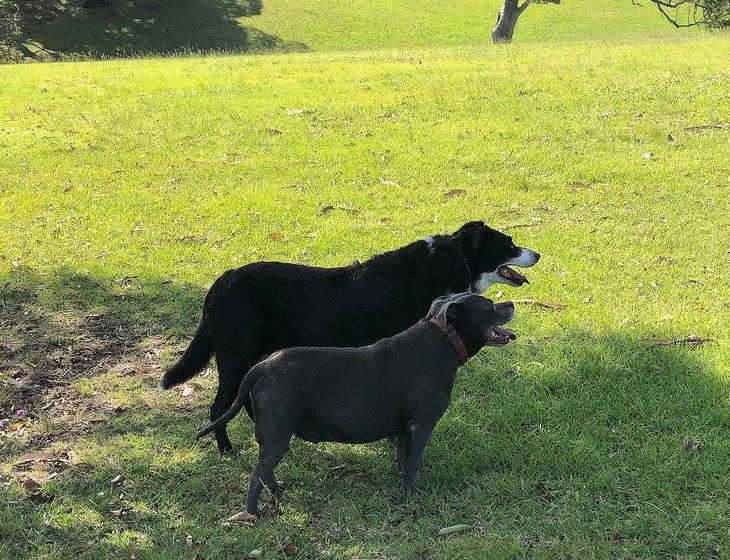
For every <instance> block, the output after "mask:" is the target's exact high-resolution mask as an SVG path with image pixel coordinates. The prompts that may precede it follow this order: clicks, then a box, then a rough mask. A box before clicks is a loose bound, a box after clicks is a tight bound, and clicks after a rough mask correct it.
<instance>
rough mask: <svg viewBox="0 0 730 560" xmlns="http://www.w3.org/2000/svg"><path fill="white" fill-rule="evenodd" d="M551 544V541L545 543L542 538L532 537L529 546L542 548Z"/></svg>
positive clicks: (528, 542)
mask: <svg viewBox="0 0 730 560" xmlns="http://www.w3.org/2000/svg"><path fill="white" fill-rule="evenodd" d="M549 544H550V541H544V540H542V539H541V538H540V537H532V538H531V539H530V540H528V541H527V546H529V547H530V548H538V547H541V546H547V545H549Z"/></svg>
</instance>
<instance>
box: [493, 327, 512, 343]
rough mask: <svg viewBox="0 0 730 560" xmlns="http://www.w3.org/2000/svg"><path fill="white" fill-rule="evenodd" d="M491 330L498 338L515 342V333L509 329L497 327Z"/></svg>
mask: <svg viewBox="0 0 730 560" xmlns="http://www.w3.org/2000/svg"><path fill="white" fill-rule="evenodd" d="M492 330H493V331H494V332H495V333H497V334H498V335H500V336H506V337H508V338H509V339H510V340H515V339H516V338H517V335H516V334H515V333H513V332H512V331H511V330H509V329H505V328H504V327H499V326H497V327H493V328H492Z"/></svg>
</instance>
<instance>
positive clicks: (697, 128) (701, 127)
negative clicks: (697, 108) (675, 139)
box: [684, 124, 730, 130]
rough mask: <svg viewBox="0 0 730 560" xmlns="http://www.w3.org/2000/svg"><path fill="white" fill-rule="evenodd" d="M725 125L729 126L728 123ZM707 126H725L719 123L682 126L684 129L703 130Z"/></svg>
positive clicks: (718, 127) (720, 128)
mask: <svg viewBox="0 0 730 560" xmlns="http://www.w3.org/2000/svg"><path fill="white" fill-rule="evenodd" d="M727 126H728V127H730V124H728V125H727ZM707 128H714V129H717V130H723V129H724V128H725V126H723V125H721V124H698V125H695V126H685V127H684V129H685V130H705V129H707Z"/></svg>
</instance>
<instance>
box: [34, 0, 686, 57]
mask: <svg viewBox="0 0 730 560" xmlns="http://www.w3.org/2000/svg"><path fill="white" fill-rule="evenodd" d="M81 3H82V2H81V0H71V1H70V2H68V3H66V4H65V6H66V11H65V12H64V14H63V15H62V16H61V17H60V18H59V19H58V20H57V21H56V22H55V23H53V24H51V25H49V24H43V25H42V26H38V27H37V28H35V29H30V30H29V33H28V35H27V37H26V38H27V39H28V41H29V43H30V48H31V49H33V50H39V49H41V48H43V49H46V50H48V51H50V52H52V53H61V54H64V55H68V54H70V53H80V54H81V55H89V54H90V55H91V56H97V57H98V56H112V57H114V56H120V55H136V54H149V53H177V52H188V51H209V50H233V51H244V52H253V51H267V50H285V51H302V50H316V51H320V50H333V49H335V50H348V49H368V48H390V47H414V46H434V45H483V44H486V43H488V41H489V33H490V31H491V28H492V26H493V25H494V21H495V20H496V15H497V12H498V7H499V1H498V0H488V1H486V0H463V1H461V2H451V3H449V2H446V3H433V2H427V1H424V0H408V1H406V2H403V1H394V0H374V1H372V2H358V1H355V0H343V1H335V0H305V1H303V2H302V1H295V0H263V1H261V0H180V1H176V2H171V1H169V0H137V1H134V2H131V1H126V0H110V3H109V6H108V7H105V8H99V9H96V10H84V9H81V8H79V7H77V6H76V4H79V5H80V4H81ZM693 34H696V30H689V31H688V30H676V29H673V28H672V27H671V26H670V25H669V24H668V23H667V22H666V21H664V20H663V18H662V16H661V15H660V14H659V12H658V11H657V10H656V9H655V7H654V6H652V5H651V4H649V3H647V5H644V6H637V5H634V4H632V2H631V0H617V1H616V2H599V1H597V0H569V1H567V2H565V3H564V4H562V5H560V6H554V5H536V6H531V7H530V8H529V10H527V11H526V12H525V14H524V15H523V17H522V18H521V21H520V24H519V27H518V30H517V37H516V40H517V41H518V42H528V41H570V40H578V39H590V40H605V39H611V40H627V39H628V40H633V39H636V38H644V39H646V38H651V37H666V38H681V37H687V36H691V35H693Z"/></svg>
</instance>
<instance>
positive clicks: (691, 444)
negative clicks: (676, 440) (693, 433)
mask: <svg viewBox="0 0 730 560" xmlns="http://www.w3.org/2000/svg"><path fill="white" fill-rule="evenodd" d="M682 445H684V450H685V451H686V452H687V453H697V452H698V451H699V450H700V442H699V441H697V440H696V439H694V438H691V437H686V438H684V439H683V440H682Z"/></svg>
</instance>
